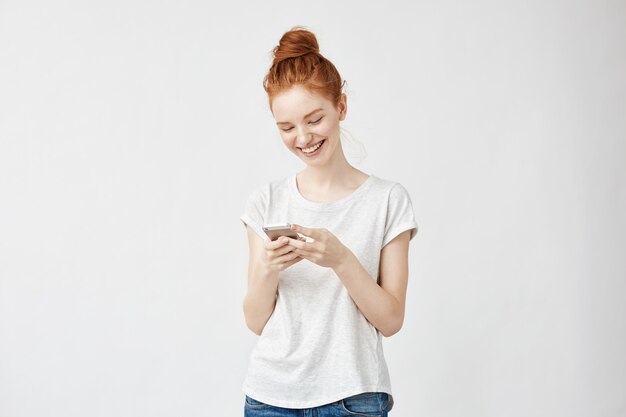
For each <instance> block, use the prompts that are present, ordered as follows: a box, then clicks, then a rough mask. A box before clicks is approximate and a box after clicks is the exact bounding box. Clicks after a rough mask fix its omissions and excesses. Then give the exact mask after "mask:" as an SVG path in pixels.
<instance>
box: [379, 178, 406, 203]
mask: <svg viewBox="0 0 626 417" xmlns="http://www.w3.org/2000/svg"><path fill="white" fill-rule="evenodd" d="M373 179H374V181H373V184H372V185H373V188H374V189H375V190H376V191H377V192H378V193H381V194H384V195H385V196H386V197H387V198H388V199H396V198H398V197H403V196H408V194H409V193H408V191H407V189H406V188H405V187H404V186H403V185H402V184H401V183H400V182H398V181H394V180H391V179H388V178H382V177H379V176H376V175H373Z"/></svg>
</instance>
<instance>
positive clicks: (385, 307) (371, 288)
mask: <svg viewBox="0 0 626 417" xmlns="http://www.w3.org/2000/svg"><path fill="white" fill-rule="evenodd" d="M334 271H335V274H337V276H338V277H339V279H340V280H341V282H342V283H343V285H344V286H345V287H346V289H347V290H348V293H349V294H350V296H351V297H352V299H353V300H354V302H355V304H356V305H357V307H358V308H359V310H360V311H361V312H362V313H363V315H364V316H365V318H366V319H367V320H368V321H369V322H370V323H371V324H372V325H373V326H374V327H376V328H377V329H378V330H379V331H380V332H381V333H382V334H383V335H384V336H386V337H389V336H391V335H393V334H395V333H396V332H398V331H399V330H400V328H401V327H402V322H403V320H404V311H403V309H402V305H401V304H400V302H399V301H398V300H397V299H396V298H395V297H394V296H393V295H391V294H389V293H388V292H387V291H385V289H384V288H382V287H381V286H379V285H378V284H377V283H376V280H374V279H372V276H371V275H370V274H369V273H368V272H367V271H366V270H365V268H364V267H363V265H361V262H359V260H358V258H357V257H356V256H355V255H354V254H353V253H352V252H348V256H346V258H345V260H344V261H343V262H342V263H341V264H340V265H339V266H337V267H336V268H334Z"/></svg>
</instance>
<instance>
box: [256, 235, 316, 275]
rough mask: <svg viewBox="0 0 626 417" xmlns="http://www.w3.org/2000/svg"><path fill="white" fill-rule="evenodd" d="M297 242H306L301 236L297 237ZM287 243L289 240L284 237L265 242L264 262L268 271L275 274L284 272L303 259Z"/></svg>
mask: <svg viewBox="0 0 626 417" xmlns="http://www.w3.org/2000/svg"><path fill="white" fill-rule="evenodd" d="M298 240H302V241H305V242H306V238H305V237H303V236H299V237H298ZM288 242H289V239H287V238H286V237H284V236H281V237H279V238H278V239H276V240H267V241H265V258H264V261H265V265H266V267H267V268H268V269H270V270H272V271H275V272H280V271H284V270H285V269H287V268H289V267H290V266H291V265H293V264H295V263H297V262H300V261H301V260H302V259H304V258H302V257H301V256H300V255H298V254H297V253H295V252H294V251H293V250H294V249H295V248H294V247H293V246H291V245H289V244H288Z"/></svg>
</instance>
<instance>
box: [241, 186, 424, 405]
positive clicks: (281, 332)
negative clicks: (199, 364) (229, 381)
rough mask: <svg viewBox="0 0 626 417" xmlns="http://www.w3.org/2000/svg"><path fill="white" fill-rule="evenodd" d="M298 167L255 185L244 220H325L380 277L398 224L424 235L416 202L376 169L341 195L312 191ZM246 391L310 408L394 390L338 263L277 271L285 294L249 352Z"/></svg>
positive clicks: (257, 227)
mask: <svg viewBox="0 0 626 417" xmlns="http://www.w3.org/2000/svg"><path fill="white" fill-rule="evenodd" d="M296 184H297V183H296V174H292V175H289V176H287V177H284V178H282V179H279V180H275V181H272V182H270V183H267V184H265V185H263V186H262V187H259V188H257V189H256V190H254V191H253V192H252V193H251V194H250V196H249V198H248V200H247V202H246V206H245V209H244V212H243V214H242V215H241V217H240V218H241V221H242V222H243V223H244V225H245V224H248V225H249V226H250V227H251V228H252V229H253V230H254V231H255V232H256V233H258V234H259V236H261V237H262V238H263V239H264V240H269V238H268V237H267V235H266V234H265V233H264V232H263V229H262V226H263V225H267V224H278V223H296V224H299V225H302V226H304V227H313V228H326V229H328V230H329V231H330V232H331V233H333V234H334V235H335V236H336V237H337V238H338V239H339V240H340V241H341V242H342V243H343V244H344V245H346V246H347V247H348V248H349V249H350V250H351V251H352V252H353V253H354V255H355V256H356V257H357V258H358V259H359V261H360V262H361V264H362V265H363V267H364V268H365V270H366V271H367V272H368V273H369V275H370V276H371V277H372V279H373V280H377V278H378V270H379V263H380V251H381V249H382V248H383V246H385V245H386V244H387V243H389V242H390V241H391V240H392V239H393V238H394V237H396V236H398V235H399V234H400V233H401V232H404V231H406V230H411V239H412V238H413V237H414V236H415V234H416V233H417V223H416V222H415V217H414V214H413V206H412V203H411V199H410V197H409V194H408V192H407V191H406V189H405V188H404V187H403V186H402V185H401V184H400V183H398V182H394V181H389V180H385V179H382V178H379V177H376V176H374V175H370V176H369V177H368V179H367V180H366V181H365V182H364V183H363V184H361V186H360V187H359V188H358V189H356V190H355V191H354V192H352V194H350V195H348V196H346V197H344V198H342V199H340V200H338V201H334V202H330V203H322V202H314V201H311V200H307V199H305V198H304V197H303V196H302V194H300V192H299V190H298V187H297V185H296ZM242 389H243V392H244V393H245V394H247V395H248V396H250V397H252V398H254V399H256V400H258V401H261V402H264V403H266V404H270V405H274V406H278V407H286V408H310V407H317V406H320V405H324V404H328V403H331V402H334V401H337V400H340V399H342V398H345V397H348V396H351V395H356V394H359V393H362V392H386V393H388V394H389V395H392V392H391V383H390V380H389V372H388V369H387V363H386V361H385V357H384V353H383V346H382V334H381V333H380V332H379V331H378V330H377V329H376V328H375V327H374V326H373V325H372V324H370V322H369V321H367V319H366V318H365V316H364V315H363V313H361V311H360V310H359V309H358V308H357V306H356V304H355V303H354V301H353V300H352V298H351V297H350V294H349V293H348V290H347V289H346V287H345V286H344V285H343V283H342V282H341V280H340V279H339V278H338V277H337V275H336V274H335V272H334V271H333V270H332V268H326V267H321V266H319V265H317V264H315V263H313V262H310V261H308V260H306V259H303V260H301V261H300V262H297V263H296V264H294V265H291V266H290V267H288V268H287V269H285V270H284V271H281V272H280V273H279V283H278V298H277V300H276V306H275V308H274V312H273V313H272V315H271V316H270V318H269V320H268V322H267V323H266V325H265V327H264V329H263V331H262V333H261V335H260V336H259V339H258V341H257V344H256V346H255V348H254V350H253V351H252V353H251V355H250V362H249V365H248V372H247V375H246V378H245V381H244V383H243V387H242Z"/></svg>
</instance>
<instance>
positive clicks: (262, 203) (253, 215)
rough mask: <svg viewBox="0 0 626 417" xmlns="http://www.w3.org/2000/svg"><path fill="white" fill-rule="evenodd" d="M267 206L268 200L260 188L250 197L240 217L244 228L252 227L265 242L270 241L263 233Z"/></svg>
mask: <svg viewBox="0 0 626 417" xmlns="http://www.w3.org/2000/svg"><path fill="white" fill-rule="evenodd" d="M266 205H267V198H265V195H264V193H263V190H262V189H260V188H259V189H257V190H255V191H253V192H252V193H251V194H250V195H249V196H248V199H247V201H246V204H245V207H244V210H243V213H242V214H241V216H240V217H239V218H240V219H241V221H242V222H243V225H244V227H245V226H246V225H248V226H250V227H251V228H252V230H254V231H255V232H256V233H257V234H258V235H259V236H260V237H261V239H263V240H268V239H269V237H268V236H267V235H266V234H265V232H264V231H263V224H264V218H265V211H266V210H265V208H266Z"/></svg>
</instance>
